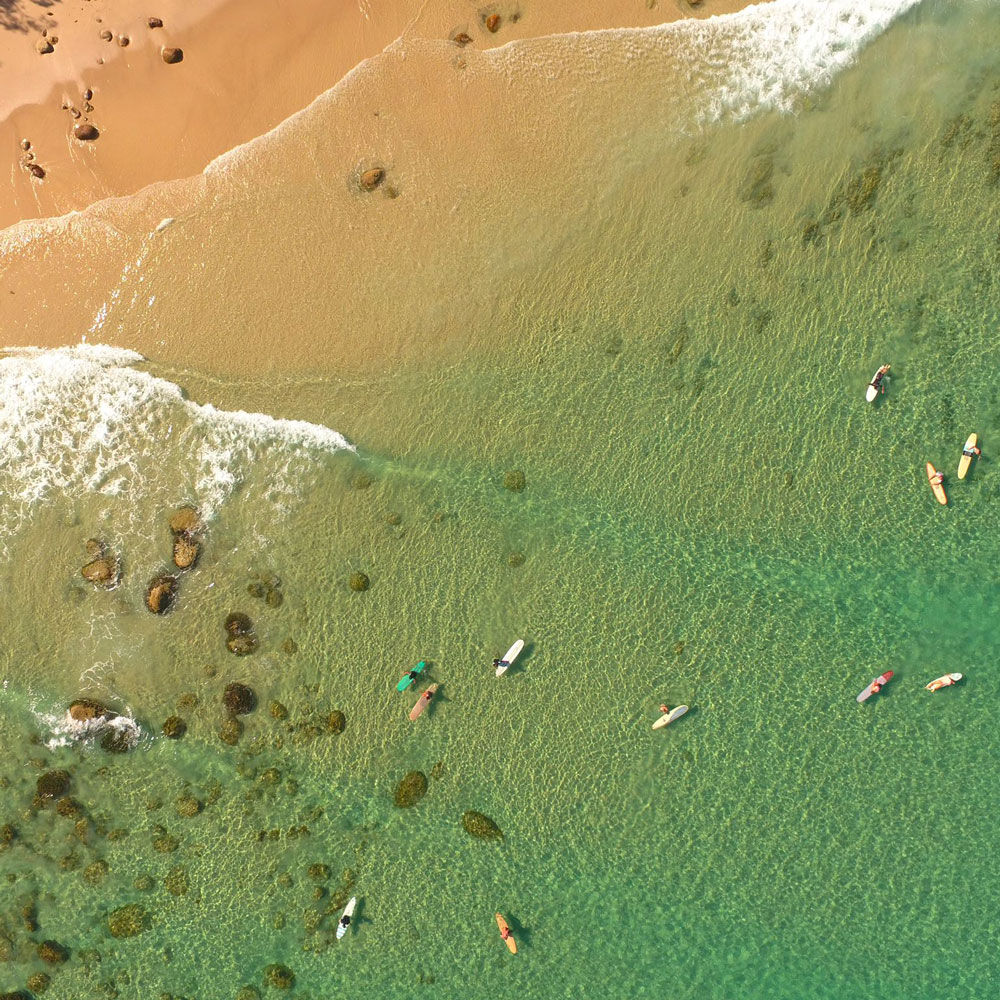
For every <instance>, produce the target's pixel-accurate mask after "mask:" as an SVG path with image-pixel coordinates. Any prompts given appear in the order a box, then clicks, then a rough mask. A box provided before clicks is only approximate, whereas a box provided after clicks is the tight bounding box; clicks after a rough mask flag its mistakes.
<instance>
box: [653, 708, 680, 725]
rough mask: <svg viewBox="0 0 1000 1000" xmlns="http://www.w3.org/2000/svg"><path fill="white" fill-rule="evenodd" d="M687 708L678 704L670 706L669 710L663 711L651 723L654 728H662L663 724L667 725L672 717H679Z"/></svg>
mask: <svg viewBox="0 0 1000 1000" xmlns="http://www.w3.org/2000/svg"><path fill="white" fill-rule="evenodd" d="M687 710H688V707H687V705H678V706H677V707H676V708H672V709H671V710H670V711H669V712H664V713H663V715H661V716H660V717H659V718H658V719H657V720H656V722H654V723H653V728H654V729H662V728H663V727H664V726H669V725H670V723H671V722H673V721H674V719H679V718H680V717H681V716H682V715H683V714H684V713H685V712H686V711H687Z"/></svg>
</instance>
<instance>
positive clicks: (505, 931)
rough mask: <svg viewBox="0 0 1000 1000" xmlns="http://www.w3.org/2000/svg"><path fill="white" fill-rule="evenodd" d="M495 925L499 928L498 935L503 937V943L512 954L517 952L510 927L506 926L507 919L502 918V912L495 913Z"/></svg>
mask: <svg viewBox="0 0 1000 1000" xmlns="http://www.w3.org/2000/svg"><path fill="white" fill-rule="evenodd" d="M497 927H499V928H500V937H502V938H503V941H504V944H505V945H507V948H508V950H509V951H510V953H511V954H512V955H516V954H517V942H516V941H515V940H514V938H513V936H512V935H511V933H510V928H509V927H508V926H507V921H506V920H504V918H503V914H502V913H498V914H497Z"/></svg>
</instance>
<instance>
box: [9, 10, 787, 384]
mask: <svg viewBox="0 0 1000 1000" xmlns="http://www.w3.org/2000/svg"><path fill="white" fill-rule="evenodd" d="M85 6H86V4H85ZM737 6H738V5H737V4H734V3H732V2H731V0H715V2H710V0H706V2H705V3H702V4H699V5H697V6H690V5H688V4H686V3H685V4H680V5H678V4H671V5H669V6H667V7H664V8H662V9H661V8H659V7H655V6H654V7H653V8H649V7H646V6H644V5H643V6H641V7H638V8H637V9H634V8H633V6H632V5H628V4H624V3H620V4H613V5H609V6H608V7H607V8H603V7H599V6H598V5H596V4H592V5H584V6H582V7H580V8H571V7H569V6H568V5H567V6H565V7H562V8H557V9H553V10H548V11H546V12H544V13H543V12H541V11H539V12H538V13H537V14H536V13H534V12H533V9H532V8H527V7H525V8H519V9H517V10H512V11H511V12H507V11H506V9H504V12H503V13H501V14H497V15H496V16H497V17H499V18H500V20H499V21H493V20H491V18H492V17H493V16H494V15H493V14H491V13H489V12H486V13H484V11H483V10H480V9H479V8H473V7H471V6H470V5H468V4H462V3H452V4H450V5H449V4H445V5H441V6H439V7H426V8H423V9H421V10H420V11H419V12H416V13H415V12H414V10H413V9H412V6H407V5H405V4H401V5H399V6H396V7H388V8H385V9H384V10H383V9H380V11H381V12H380V13H376V12H374V11H373V10H370V9H369V8H367V7H366V8H365V9H364V11H363V12H361V13H358V12H353V13H351V14H350V16H349V17H348V15H346V14H342V15H341V16H342V17H343V18H345V19H346V22H349V24H350V30H346V27H345V30H344V31H341V30H340V28H339V27H338V24H335V23H333V22H332V21H327V22H325V26H324V27H322V28H319V27H316V24H317V23H319V22H316V21H312V22H310V18H309V16H308V15H307V14H302V13H301V12H299V13H298V14H297V15H296V18H295V19H285V18H284V15H281V16H280V17H279V14H278V7H277V6H276V5H274V4H273V2H264V0H257V7H255V9H259V10H260V11H261V12H262V13H261V15H260V18H261V19H260V20H259V21H254V19H253V18H251V17H250V16H249V14H248V13H247V8H245V7H244V8H241V11H240V13H239V15H236V14H235V13H228V14H227V11H230V12H231V11H233V10H234V8H232V7H230V6H227V5H223V6H221V7H218V8H216V9H215V11H214V12H213V13H211V14H210V15H209V16H208V17H207V19H206V20H204V21H203V22H199V23H198V24H193V25H191V26H189V27H188V28H187V29H185V30H184V31H178V32H177V33H176V34H173V33H167V27H168V25H167V19H166V18H164V27H163V28H162V29H161V28H157V29H149V28H148V27H143V26H142V25H140V28H141V29H142V30H141V31H139V32H138V33H137V34H139V35H141V37H142V38H143V39H145V42H144V44H145V48H143V44H140V43H137V44H134V45H133V44H130V45H129V46H127V47H126V48H125V49H120V48H118V47H117V46H116V56H117V62H115V61H112V62H111V63H105V64H104V65H102V66H96V65H95V67H94V68H93V69H88V70H86V71H85V72H83V73H82V75H80V76H77V77H72V78H73V80H74V86H76V87H77V91H76V94H77V96H76V97H75V98H74V101H75V102H76V103H79V101H80V100H81V98H82V91H81V89H80V88H83V89H87V88H89V89H91V90H93V100H92V101H91V102H90V104H91V105H92V106H93V108H94V109H95V110H94V111H93V112H92V115H93V117H94V119H95V122H96V127H97V128H98V129H99V130H100V136H99V138H97V139H96V140H94V141H89V142H80V141H78V140H76V139H74V138H72V134H71V133H70V132H69V131H68V129H69V124H70V122H71V121H76V119H69V118H67V117H66V115H67V112H66V111H64V110H62V109H61V107H60V100H62V102H63V103H66V99H65V91H60V90H59V89H58V87H57V88H56V90H55V91H50V97H49V99H48V101H47V102H46V103H44V104H35V105H32V106H30V107H28V108H27V109H22V110H21V111H18V112H16V113H15V118H14V120H15V121H16V122H17V126H16V128H14V127H13V126H12V127H11V130H10V131H9V148H11V149H12V150H13V151H14V152H12V156H13V155H15V154H16V155H18V156H22V155H26V153H24V152H22V151H21V150H20V148H19V147H18V146H17V144H16V142H15V139H17V138H18V137H21V136H25V137H27V136H28V135H29V134H30V135H32V136H33V137H34V138H32V139H31V140H30V141H31V144H32V149H31V150H29V151H27V152H31V153H35V159H34V160H33V161H31V163H37V164H39V165H41V166H42V168H43V169H44V170H45V171H46V173H45V176H44V177H43V178H36V177H34V176H32V175H31V173H30V172H29V170H27V169H25V168H24V167H23V166H19V165H18V164H17V163H16V162H15V163H14V164H13V165H12V172H13V173H14V175H15V180H16V182H17V183H16V184H15V185H14V186H13V187H14V190H15V194H16V193H17V192H18V191H19V192H20V195H19V201H18V204H17V206H8V208H9V209H10V211H11V215H10V216H9V218H10V219H12V218H14V217H19V216H23V215H31V214H35V213H41V214H42V215H43V216H46V217H45V218H42V219H40V220H38V221H33V220H32V219H30V218H26V219H24V220H23V221H21V222H20V223H18V224H16V225H14V226H12V227H9V228H8V229H7V230H6V231H4V233H3V234H2V235H3V240H4V252H3V263H4V266H3V272H2V274H0V296H2V298H3V301H4V304H5V307H6V311H7V316H8V319H9V322H7V323H6V325H5V341H6V343H7V344H8V345H15V346H16V345H35V346H56V345H59V344H67V343H77V342H79V341H80V340H81V339H87V340H89V341H91V342H103V343H109V344H112V345H114V346H119V347H127V348H131V349H135V350H138V351H140V352H141V353H143V354H145V355H146V356H148V357H150V358H154V359H157V360H160V361H164V362H167V363H177V362H183V363H185V364H188V363H195V364H201V365H203V366H205V367H207V368H209V369H212V370H224V371H230V372H250V371H262V370H264V371H267V370H276V369H284V370H292V371H301V370H303V369H305V368H309V367H313V368H314V367H315V366H317V365H319V366H321V367H323V368H324V369H325V370H342V369H343V367H344V365H345V364H348V365H350V366H352V367H356V366H358V365H361V366H363V367H366V368H370V367H371V366H372V365H375V366H381V365H384V364H386V363H390V362H391V361H392V359H399V358H401V357H403V355H415V354H419V355H421V356H425V357H429V356H430V355H431V354H434V353H437V352H440V351H441V350H447V349H448V346H449V344H451V343H453V342H455V343H457V342H460V341H463V340H464V333H463V331H466V330H469V329H475V328H477V327H482V328H483V329H486V328H487V325H488V317H489V316H490V315H492V314H493V313H494V312H495V310H496V309H497V307H498V305H497V304H498V302H501V301H504V300H506V301H507V302H510V301H511V300H512V299H514V298H516V296H518V295H521V294H522V292H521V290H520V285H521V283H522V282H523V280H525V276H531V275H534V274H536V272H537V264H538V261H540V260H545V259H550V260H554V259H555V258H554V257H553V253H555V251H556V243H557V242H558V238H557V235H556V234H557V233H558V231H559V230H560V229H561V227H563V226H567V227H569V228H572V226H573V225H574V224H575V223H574V220H581V221H582V220H586V219H591V218H599V217H600V215H601V214H602V213H603V211H604V209H603V208H602V206H601V203H600V202H601V196H600V195H599V193H598V192H599V187H598V186H596V185H595V180H596V179H597V178H598V177H600V176H604V175H606V174H607V172H608V171H609V170H610V171H612V172H619V171H621V170H623V169H625V170H627V169H630V167H629V165H630V164H632V163H634V162H636V161H637V160H638V161H641V160H643V159H644V158H645V157H646V156H647V155H649V154H648V152H647V150H648V149H649V148H651V147H650V146H649V144H647V143H639V144H636V143H635V141H634V138H633V137H634V135H635V134H636V131H635V129H636V127H638V128H639V129H640V130H649V131H650V133H651V138H653V139H654V141H655V142H659V141H660V140H659V139H658V138H656V137H657V136H661V137H662V136H663V135H666V134H667V133H669V132H672V131H673V130H676V129H681V128H682V127H683V126H681V125H680V124H678V123H679V122H680V121H681V119H680V117H678V116H681V115H684V114H689V113H690V108H691V107H692V106H693V105H692V101H694V103H695V104H697V103H699V102H702V103H704V102H703V100H702V95H703V94H708V93H711V91H712V89H713V87H714V86H715V85H714V84H713V83H712V81H711V79H710V78H704V79H699V76H698V74H699V73H707V74H716V73H718V72H724V73H730V72H731V71H730V70H729V68H728V65H727V61H726V58H725V52H726V50H727V47H728V46H729V44H730V42H729V41H728V40H727V36H726V31H725V30H724V31H722V32H718V31H701V30H700V29H699V30H697V31H691V32H688V33H687V34H686V35H684V36H681V35H678V34H677V33H676V32H674V31H673V30H672V29H673V28H674V27H675V26H680V23H681V22H683V21H684V20H685V19H687V20H689V21H690V23H691V25H692V26H693V27H695V28H697V26H698V25H705V27H706V29H707V28H708V25H707V23H706V22H705V21H704V20H703V19H704V18H709V17H711V16H712V15H713V14H723V13H727V12H731V11H732V10H733V8H734V7H737ZM315 9H316V10H317V11H319V10H320V5H319V4H317V5H316V8H315ZM768 9H770V8H768ZM491 10H492V8H491ZM265 13H266V14H267V17H266V18H265V17H264V14H265ZM101 16H102V17H103V18H104V21H102V23H105V22H107V21H108V20H109V18H110V15H109V14H107V13H105V14H104V15H101ZM316 16H317V17H319V14H317V15H316ZM324 16H327V15H324ZM110 19H111V20H114V19H113V18H110ZM227 19H228V21H227ZM699 19H700V20H699ZM233 20H238V21H239V23H240V24H242V25H244V26H245V30H246V40H245V42H244V43H242V44H241V45H239V46H235V47H236V48H237V49H238V50H239V51H240V52H241V53H243V56H242V58H241V60H239V67H238V68H237V67H235V66H231V65H230V64H231V63H234V62H236V61H235V60H232V59H231V58H230V57H229V55H228V54H227V53H228V51H229V50H230V49H232V48H233V47H234V46H233V43H232V41H231V39H232V37H233V36H232V35H231V33H228V31H229V29H227V28H225V27H224V25H226V24H227V23H228V22H231V21H233ZM278 21H282V22H283V23H282V24H280V25H279V24H278V23H277V22H278ZM724 21H726V19H721V20H719V21H718V23H719V24H720V25H721V24H723V22H724ZM346 22H345V25H346ZM659 22H664V27H662V28H657V27H651V28H641V30H639V31H634V30H629V29H627V28H624V27H623V26H625V25H633V24H635V23H639V24H640V26H641V25H646V24H647V23H652V24H654V25H655V24H656V23H659ZM671 22H672V23H671ZM310 25H311V27H310ZM92 27H98V25H96V24H95V25H92ZM585 28H586V29H597V28H601V29H606V30H589V31H588V32H586V33H579V31H578V29H585ZM737 28H738V26H737V25H733V26H732V30H737ZM272 29H273V31H272ZM491 29H495V30H491ZM60 30H61V29H60ZM726 30H730V29H729V28H728V27H727V29H726ZM160 32H162V33H163V38H164V39H165V40H169V41H172V42H175V43H177V44H178V45H179V46H180V47H181V48H182V49H183V51H184V58H183V60H182V61H181V62H180V63H177V64H173V65H168V64H165V63H164V62H163V60H162V58H161V56H160V55H159V49H158V48H157V45H158V44H159V42H158V40H157V39H156V36H157V35H158V33H160ZM567 32H569V33H568V34H567ZM574 32H575V33H574ZM272 36H274V37H272ZM334 36H335V37H336V38H337V43H336V45H334V44H333V43H332V42H327V41H324V38H329V37H334ZM18 37H21V36H18ZM279 37H280V38H282V39H284V43H283V44H279V43H278V42H277V41H276V40H275V39H276V38H279ZM151 39H152V40H151ZM297 39H300V40H304V41H303V45H304V46H305V51H304V50H303V47H302V46H298V47H297V42H296V40H297ZM21 40H22V41H24V40H25V39H24V38H23V37H21ZM95 44H96V43H95ZM63 45H64V40H63V38H60V41H59V42H58V46H63ZM212 46H215V47H216V48H215V49H214V50H213V49H212ZM255 46H256V48H255ZM709 48H712V49H713V50H714V51H713V52H711V53H709V51H708V50H709ZM109 51H110V50H109ZM213 51H214V52H215V54H214V55H212V54H206V53H211V52H213ZM122 52H124V53H125V55H124V56H123V55H122V54H121V53H122ZM331 52H333V53H335V55H336V58H331V56H330V53H331ZM32 56H33V57H37V58H39V59H42V60H44V59H45V58H47V57H45V56H37V54H36V53H34V51H33V50H32ZM40 65H45V64H44V63H40ZM311 66H313V67H316V66H319V67H321V68H313V69H310V67H311ZM699 67H701V68H699ZM719 67H721V70H720V69H719ZM278 68H280V72H279V71H278ZM92 73H93V74H96V75H97V77H100V76H101V75H102V74H104V75H106V77H107V80H106V81H105V82H100V80H99V79H97V78H95V77H92V76H91V75H90V74H92ZM70 76H72V74H70ZM671 80H672V81H675V82H674V83H672V84H667V83H665V81H671ZM140 84H141V85H140ZM60 86H62V87H64V88H65V86H66V85H65V83H64V84H61V85H60ZM147 91H155V92H156V94H157V95H158V96H157V97H156V98H155V101H154V99H153V98H152V97H149V96H148V94H147ZM324 91H325V93H324ZM626 92H629V93H631V96H630V99H629V101H628V102H627V103H626V104H625V105H624V106H623V105H622V94H623V93H626ZM585 93H586V94H587V95H588V96H586V97H585V96H584V94H585ZM61 94H62V95H63V96H62V97H60V95H61ZM317 94H319V95H321V96H320V97H316V95H317ZM261 95H265V96H266V100H265V99H264V97H262V96H261ZM209 98H210V99H209ZM258 98H260V99H258ZM310 102H311V103H310ZM151 103H153V104H155V106H156V107H157V108H159V109H161V113H156V114H152V115H150V114H149V113H148V112H149V108H150V106H151ZM74 107H75V103H74ZM86 107H87V105H86V104H84V105H83V110H86ZM98 109H101V116H100V117H99V120H98ZM248 109H252V111H251V110H248ZM299 109H302V110H301V111H300V110H299ZM78 110H79V109H78ZM709 110H710V109H709V108H708V106H707V105H706V106H705V113H708V112H709ZM87 114H88V115H90V114H91V112H87ZM21 115H23V116H29V115H33V116H36V117H37V118H43V117H44V118H46V119H47V120H49V119H50V120H51V122H52V126H51V127H52V128H53V129H54V130H55V132H56V134H57V138H56V139H53V140H52V141H53V142H54V143H55V144H56V146H57V148H59V149H60V151H61V153H60V155H61V159H60V158H56V157H54V156H53V157H52V158H49V156H48V155H47V154H45V152H44V150H45V143H43V142H42V141H41V140H39V139H38V136H37V134H36V131H35V130H34V128H33V127H31V126H29V124H28V123H27V117H23V118H22V117H18V116H21ZM105 115H107V117H104V116H105ZM289 115H291V117H288V116H289ZM79 120H80V121H82V120H83V116H82V115H81V118H80V119H79ZM279 124H280V127H277V128H272V127H273V126H278V125H279ZM38 128H39V129H40V128H41V126H40V125H39V126H38ZM138 128H141V129H143V130H145V132H144V133H143V134H142V137H141V139H140V138H137V137H136V136H137V134H136V132H135V131H134V130H135V129H138ZM268 128H272V131H271V132H269V133H268V132H267V129H268ZM262 133H265V134H263V135H262ZM168 135H169V138H168V137H167V136H168ZM249 140H254V141H252V142H251V141H249ZM240 143H244V145H242V146H241V145H240ZM150 150H155V151H156V153H155V155H149V151H150ZM213 156H214V157H216V159H215V160H212V157H213ZM206 164H208V166H207V167H206ZM369 170H374V171H375V172H376V174H377V176H378V179H379V180H380V181H381V180H383V179H384V183H381V184H378V185H377V190H370V191H367V190H365V189H364V185H363V184H362V179H363V177H364V175H365V174H366V171H369ZM156 180H159V181H161V182H163V183H159V184H152V183H151V182H153V181H156ZM519 189H523V190H524V191H530V192H531V197H530V198H528V199H527V200H525V198H524V197H522V196H520V195H517V194H516V192H517V191H518V190H519ZM40 191H45V192H47V194H46V199H47V200H45V201H43V200H41V196H40V195H38V197H37V198H36V194H37V193H38V192H40ZM48 192H51V193H52V195H51V198H50V197H49V194H48ZM131 192H138V193H135V194H132V193H131ZM319 192H322V194H323V196H322V197H317V195H318V193H319ZM584 193H586V195H585V196H582V195H583V194H584ZM96 196H102V200H100V201H96V202H93V199H94V197H96ZM113 196H117V197H113ZM594 199H597V200H596V201H595V200H594ZM91 202H93V203H92V204H90V207H89V208H87V206H88V204H89V203H91ZM539 205H544V211H543V212H541V213H539V211H538V206H539ZM28 207H30V208H31V209H32V211H31V212H28V211H27V208H28ZM84 208H86V209H87V210H86V211H79V210H82V209H84ZM74 211H76V212H78V214H70V215H65V214H64V215H59V216H55V215H53V213H55V212H63V213H65V212H74ZM166 220H179V221H178V223H177V224H176V225H173V224H172V223H170V222H169V221H166ZM557 220H558V221H557ZM304 233H306V234H309V236H308V239H307V240H306V241H305V242H303V241H302V239H301V238H300V237H299V236H297V235H296V234H304ZM526 233H534V234H535V235H534V236H533V237H532V238H531V239H529V240H528V241H525V240H524V239H523V236H524V234H526ZM512 240H513V241H514V242H515V243H516V244H517V245H518V246H519V247H521V250H519V251H518V253H517V254H510V253H505V252H504V251H503V250H502V249H501V248H502V247H504V246H505V245H507V244H510V242H511V241H512ZM554 240H555V241H556V242H553V241H554ZM307 244H308V245H309V253H310V260H311V266H310V267H309V268H306V269H303V268H302V267H298V266H296V265H295V263H294V262H295V260H296V258H297V256H298V255H300V254H302V253H304V252H306V245H307ZM418 247H419V248H421V252H420V253H419V254H418V255H417V257H416V258H415V256H414V255H415V250H416V248H418ZM220 248H224V249H223V252H221V253H220V252H219V249H220ZM525 253H526V254H527V255H526V256H524V254H525ZM41 260H44V268H43V269H40V267H39V262H40V261H41ZM358 261H369V262H370V264H369V265H367V266H363V267H359V266H358V264H357V262H358ZM386 266H389V271H386V270H385V268H386ZM81 274H86V275H87V277H88V280H87V281H86V282H83V283H82V282H81V281H80V280H79V278H80V275H81ZM234 289H238V290H240V294H239V295H238V296H235V297H234V295H233V294H232V292H233V290H234ZM330 289H335V290H336V294H335V295H330V294H327V291H328V290H330ZM456 289H465V290H466V292H464V293H463V294H461V295H458V296H456V295H455V294H454V292H455V290H456ZM469 292H471V294H469ZM418 301H419V302H423V303H426V304H427V310H429V311H425V310H423V309H421V310H414V308H413V306H412V303H414V302H418ZM445 302H447V303H448V309H447V313H446V314H445V313H441V312H440V307H441V304H443V303H445ZM15 303H16V305H15ZM407 303H409V304H407ZM208 330H211V336H208V337H207V336H206V331H208ZM291 330H294V336H291V335H290V331H291ZM285 331H289V334H288V335H286V333H285Z"/></svg>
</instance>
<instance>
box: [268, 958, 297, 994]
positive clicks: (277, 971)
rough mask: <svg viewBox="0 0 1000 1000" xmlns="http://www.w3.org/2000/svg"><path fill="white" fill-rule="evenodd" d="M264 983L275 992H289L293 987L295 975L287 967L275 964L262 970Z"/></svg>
mask: <svg viewBox="0 0 1000 1000" xmlns="http://www.w3.org/2000/svg"><path fill="white" fill-rule="evenodd" d="M264 983H265V985H267V986H273V987H274V988H275V989H276V990H290V989H291V988H292V987H293V986H294V985H295V973H294V972H292V970H291V969H289V968H288V966H287V965H281V964H280V963H278V962H276V963H275V964H274V965H269V966H268V967H267V968H266V969H265V970H264Z"/></svg>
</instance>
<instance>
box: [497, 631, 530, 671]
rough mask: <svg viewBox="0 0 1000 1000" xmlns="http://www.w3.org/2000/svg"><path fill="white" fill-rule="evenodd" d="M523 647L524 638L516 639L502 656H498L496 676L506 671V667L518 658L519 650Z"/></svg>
mask: <svg viewBox="0 0 1000 1000" xmlns="http://www.w3.org/2000/svg"><path fill="white" fill-rule="evenodd" d="M522 649H524V640H523V639H518V640H517V642H515V643H514V645H513V646H511V647H510V649H508V650H507V652H506V653H504V654H503V656H501V657H500V666H498V667H497V677H503V675H504V674H505V673H507V668H508V667H509V666H510V665H511V664H512V663H513V662H514V661H515V660H516V659H517V658H518V656H519V654H520V652H521V650H522Z"/></svg>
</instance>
